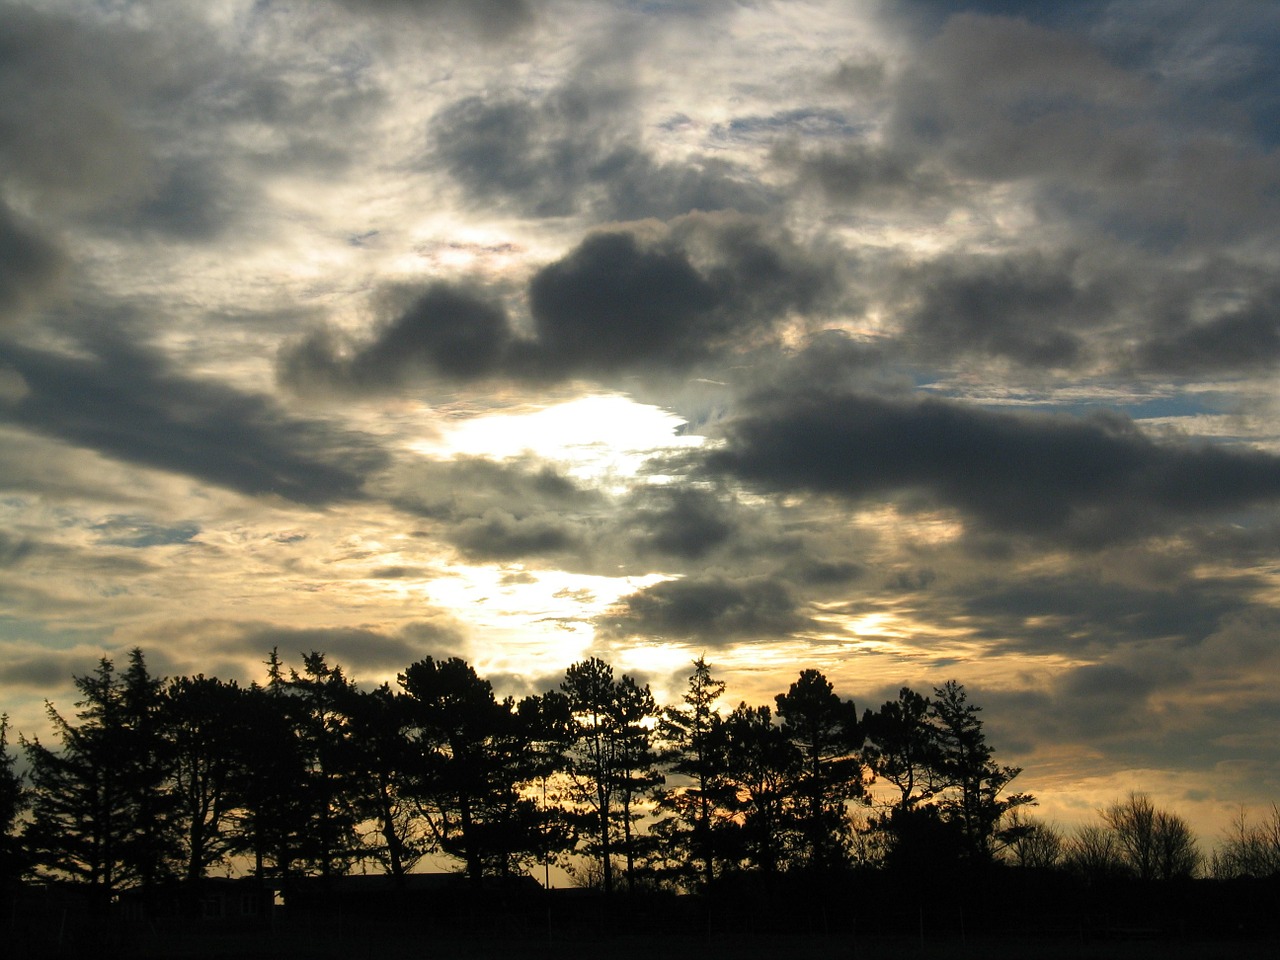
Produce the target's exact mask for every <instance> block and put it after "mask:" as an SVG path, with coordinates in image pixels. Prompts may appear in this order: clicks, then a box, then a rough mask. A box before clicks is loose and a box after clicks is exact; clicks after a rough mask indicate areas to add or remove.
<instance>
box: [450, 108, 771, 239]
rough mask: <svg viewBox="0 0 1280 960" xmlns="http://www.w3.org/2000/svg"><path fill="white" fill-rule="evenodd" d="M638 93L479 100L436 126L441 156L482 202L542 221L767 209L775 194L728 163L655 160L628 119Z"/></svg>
mask: <svg viewBox="0 0 1280 960" xmlns="http://www.w3.org/2000/svg"><path fill="white" fill-rule="evenodd" d="M630 105H631V102H630V95H629V94H628V93H627V92H625V91H623V90H620V89H617V88H614V87H610V86H609V85H607V84H606V85H599V86H597V85H594V84H592V83H576V84H569V85H566V86H564V87H562V88H560V89H558V90H556V91H554V92H553V93H551V94H549V95H547V96H545V97H543V98H541V99H538V100H529V99H526V98H516V97H510V98H498V97H470V98H467V99H465V100H461V101H459V102H457V103H455V104H453V105H451V106H449V107H447V108H446V109H444V110H443V111H441V112H440V113H439V114H437V115H436V117H435V118H434V119H433V121H432V130H431V137H432V149H433V154H434V157H433V158H434V159H435V160H437V161H438V162H439V163H440V164H441V165H442V166H443V167H444V169H446V170H447V171H448V172H449V173H450V174H451V175H452V176H453V177H454V179H455V180H457V182H458V183H459V184H460V185H461V186H462V187H463V188H464V189H465V190H466V191H467V193H468V194H469V195H470V196H471V197H472V198H473V199H474V200H476V201H478V202H481V203H485V204H493V203H495V202H499V201H506V202H508V203H510V204H512V205H513V206H514V207H515V208H516V209H518V210H520V211H522V212H525V213H528V214H532V215H534V216H539V217H556V216H567V215H569V214H572V213H577V212H584V211H585V212H589V213H591V214H592V215H593V216H594V217H595V218H596V219H597V220H606V221H607V220H638V219H642V218H645V217H656V218H659V219H668V218H671V217H674V216H679V215H681V214H685V213H688V212H690V211H692V210H729V209H732V210H738V211H741V212H746V213H758V212H763V211H764V210H765V209H766V208H767V207H768V206H769V205H770V196H769V193H768V192H767V191H766V190H765V189H764V188H763V187H761V186H760V185H759V184H757V183H755V182H753V181H752V180H751V179H749V178H748V176H747V175H746V174H745V173H744V172H742V171H740V170H737V169H735V168H734V167H733V166H732V165H730V164H729V163H727V162H726V161H724V160H721V159H717V158H715V157H704V158H698V159H697V160H694V161H690V162H686V163H679V164H677V163H665V162H660V161H658V160H655V159H654V158H653V157H652V156H651V155H650V154H649V153H647V152H646V151H645V149H644V147H643V146H642V145H641V143H640V140H639V137H638V136H637V135H636V134H635V133H634V132H632V131H631V130H630V129H629V128H628V125H627V123H626V122H625V121H624V120H623V119H622V118H623V117H624V116H626V114H627V113H628V112H629V109H630Z"/></svg>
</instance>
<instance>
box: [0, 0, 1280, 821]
mask: <svg viewBox="0 0 1280 960" xmlns="http://www.w3.org/2000/svg"><path fill="white" fill-rule="evenodd" d="M1278 53H1280V6H1277V5H1275V4H1269V3H1261V2H1249V0H1220V2H1215V3H1212V4H1204V3H1201V2H1199V0H1160V2H1155V0H1116V2H1104V0H1079V2H1057V3H1055V2H1045V0H1037V2H1026V3H1021V2H1015V0H1004V2H998V0H989V2H971V3H965V2H950V3H948V2H940V0H937V2H926V0H878V2H864V3H849V2H837V0H832V2H823V0H814V2H807V0H790V2H782V0H778V2H766V0H758V2H757V0H742V2H735V0H650V2H640V0H635V2H623V0H590V2H588V0H471V2H467V0H419V2H414V0H312V2H301V0H298V2H292V3H289V2H277V0H257V2H251V0H200V2H183V0H33V2H16V0H0V708H2V709H4V710H7V711H8V713H9V714H10V717H11V722H12V724H13V726H14V727H15V728H16V729H18V730H21V731H23V732H24V733H27V734H33V733H34V734H41V733H43V732H44V730H45V727H44V720H43V709H44V708H43V704H44V701H45V700H46V699H48V700H50V701H52V702H53V703H54V704H55V706H57V707H58V708H59V709H60V710H62V711H63V712H64V713H67V714H69V713H72V712H74V707H73V702H74V699H75V693H74V689H73V687H72V684H71V677H72V676H73V675H78V674H79V675H83V674H85V673H88V672H89V671H90V670H92V668H93V666H94V664H95V663H96V662H97V660H98V658H100V657H102V656H104V655H106V656H111V657H115V658H120V659H123V658H124V656H125V655H126V654H127V651H128V650H129V649H131V648H133V647H135V646H140V647H142V648H143V650H144V651H145V653H146V655H147V659H148V663H149V664H150V666H151V668H152V669H153V671H154V672H156V673H157V674H161V675H168V676H173V675H194V674H197V673H203V674H205V675H217V676H220V677H223V678H225V679H231V678H235V679H239V680H241V681H242V682H247V681H249V680H253V679H261V678H262V676H263V667H262V661H263V660H264V659H265V657H266V654H267V652H268V651H269V650H271V649H272V648H273V647H278V648H279V649H280V652H281V655H282V656H283V657H284V659H285V660H286V662H287V663H290V664H292V665H298V666H300V654H301V653H302V652H307V651H311V650H319V651H323V652H325V653H326V654H327V655H328V657H329V660H330V662H334V663H340V664H341V665H343V666H344V668H346V670H347V671H348V673H349V674H351V675H353V676H355V677H356V678H357V679H358V680H360V681H361V683H363V684H368V685H372V684H376V683H380V682H382V681H383V680H391V679H393V678H394V676H395V674H396V673H397V671H399V670H402V669H403V668H404V667H406V666H408V665H409V664H410V663H412V662H414V661H416V660H418V659H421V658H423V657H426V656H434V657H444V656H461V657H464V658H466V659H467V660H469V661H470V662H471V663H472V664H473V665H475V667H476V669H477V670H478V671H479V672H480V673H481V674H482V675H484V676H487V677H489V678H490V679H491V680H493V682H494V684H495V686H496V687H497V688H498V690H499V691H500V692H502V693H510V694H513V695H522V694H526V693H531V692H539V691H541V690H545V689H549V688H551V687H554V686H555V685H556V684H557V683H558V681H559V679H560V678H561V677H562V675H563V671H564V669H565V667H567V666H568V665H569V664H571V663H573V662H575V661H577V660H581V659H584V658H586V657H589V656H600V657H603V658H605V659H606V660H608V661H609V662H610V663H612V664H613V665H614V667H615V669H616V670H617V671H618V672H628V673H631V674H633V675H635V676H637V677H639V678H641V679H643V680H646V681H648V682H649V683H651V684H652V686H653V688H654V691H655V693H656V694H657V695H658V696H659V697H660V699H663V700H665V701H667V702H674V701H675V699H676V698H677V697H678V696H679V692H680V690H681V688H682V687H683V685H684V681H685V678H686V677H687V675H688V673H689V672H690V663H691V661H692V660H693V659H694V658H695V657H698V656H705V658H706V659H707V661H708V662H709V663H710V664H711V665H712V668H713V671H714V672H715V673H716V674H718V675H719V676H720V677H722V678H723V679H724V680H726V681H727V683H728V691H727V694H726V697H725V700H724V702H723V705H724V706H725V707H726V708H728V707H732V705H733V704H735V703H737V702H738V701H740V700H745V701H747V702H749V703H752V704H759V703H769V702H771V701H772V698H773V696H774V695H775V694H776V693H780V692H783V691H785V690H786V688H787V686H788V685H789V684H790V682H791V681H792V680H793V679H794V678H795V676H796V674H797V673H798V672H799V670H800V669H802V668H808V667H815V668H817V669H820V670H822V671H823V673H825V674H826V675H827V676H828V677H829V678H830V679H831V680H832V682H833V683H834V684H835V686H836V689H837V690H838V691H839V692H840V693H841V694H842V695H844V696H847V697H851V698H852V699H854V700H855V702H856V703H857V704H858V706H859V707H860V708H864V707H875V706H878V705H879V704H880V703H882V702H883V701H885V700H887V699H890V698H892V697H893V696H895V695H896V692H897V690H898V688H899V687H901V686H903V685H904V684H905V685H909V686H911V687H913V688H915V689H917V690H920V691H922V692H928V691H930V690H931V689H932V688H933V687H934V686H938V685H941V684H942V683H943V682H944V681H946V680H949V679H956V680H958V681H960V682H961V683H963V684H964V685H965V687H966V689H967V690H968V691H969V694H970V698H971V700H972V701H973V702H975V703H977V704H979V705H981V706H982V707H983V708H984V713H983V716H984V718H985V719H986V729H987V732H988V736H989V738H990V740H991V742H992V744H993V746H994V747H995V748H996V751H997V757H998V759H999V760H1001V761H1002V762H1006V763H1013V764H1017V765H1019V766H1021V767H1022V768H1023V773H1022V775H1021V777H1020V778H1019V779H1018V781H1017V783H1016V786H1017V787H1018V788H1019V789H1021V790H1024V791H1029V792H1032V793H1034V794H1036V795H1037V796H1038V797H1039V798H1040V801H1041V804H1040V809H1039V814H1040V815H1041V816H1043V817H1045V818H1046V819H1048V820H1050V821H1053V822H1056V823H1059V824H1060V825H1064V826H1069V825H1071V824H1073V823H1076V822H1082V821H1086V820H1088V819H1090V818H1091V817H1092V816H1093V815H1094V811H1095V810H1096V809H1097V808H1098V807H1099V806H1101V805H1102V804H1105V803H1106V802H1108V801H1110V800H1113V799H1116V798H1118V797H1121V796H1123V795H1125V794H1126V793H1127V792H1128V791H1130V790H1134V789H1141V790H1145V791H1147V792H1149V793H1150V794H1151V795H1152V796H1153V798H1154V799H1155V800H1156V801H1157V802H1158V803H1160V804H1161V805H1164V806H1167V807H1169V808H1172V809H1174V810H1176V811H1177V812H1179V813H1181V814H1182V815H1183V816H1185V817H1187V818H1188V819H1189V820H1190V821H1191V822H1192V823H1193V824H1194V825H1195V826H1196V827H1197V829H1198V830H1199V831H1200V832H1201V835H1202V839H1204V840H1206V841H1208V842H1211V841H1212V839H1213V838H1214V836H1215V832H1216V831H1220V830H1221V829H1222V828H1223V827H1224V826H1225V825H1226V823H1227V822H1228V821H1229V820H1230V818H1231V817H1232V816H1233V815H1234V814H1235V813H1236V812H1237V811H1238V809H1239V808H1240V805H1242V804H1243V805H1248V806H1251V807H1254V808H1260V807H1263V806H1265V805H1268V804H1270V803H1271V802H1273V801H1277V800H1280V689H1278V688H1277V686H1276V682H1275V678H1276V676H1277V669H1278V668H1280V646H1278V645H1277V637H1278V636H1280V612H1278V611H1277V607H1276V600H1277V596H1278V595H1280V394H1278V393H1277V389H1276V387H1277V382H1276V369H1277V363H1278V362H1280V279H1277V278H1278V277H1280V270H1278V269H1277V268H1278V267H1280V150H1278V147H1280V55H1278Z"/></svg>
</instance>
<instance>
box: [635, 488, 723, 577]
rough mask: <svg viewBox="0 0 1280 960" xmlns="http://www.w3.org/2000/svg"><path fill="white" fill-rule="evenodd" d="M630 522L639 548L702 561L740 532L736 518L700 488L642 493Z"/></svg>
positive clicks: (637, 497)
mask: <svg viewBox="0 0 1280 960" xmlns="http://www.w3.org/2000/svg"><path fill="white" fill-rule="evenodd" d="M634 499H635V500H636V501H638V507H637V509H636V512H635V514H634V516H633V517H632V519H631V521H630V525H631V526H633V527H634V529H635V531H636V532H635V548H636V550H637V551H638V552H639V553H641V554H642V555H643V554H646V553H657V554H662V555H666V556H671V557H678V558H681V559H684V560H699V559H702V558H703V557H705V556H707V555H708V554H710V553H712V552H714V551H715V550H717V549H718V548H719V547H721V546H723V545H725V544H726V543H728V542H729V541H730V540H731V538H733V537H734V535H735V534H736V533H737V532H738V529H737V522H736V518H735V517H734V516H733V514H732V513H731V511H730V510H729V509H728V508H727V507H726V506H725V505H724V504H723V503H721V501H720V500H719V499H718V498H717V497H716V496H714V495H713V494H712V493H710V492H708V491H704V490H699V489H697V488H696V487H676V488H667V487H658V488H656V489H652V490H645V491H642V492H639V493H637V494H636V495H635V498H634Z"/></svg>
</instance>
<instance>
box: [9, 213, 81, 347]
mask: <svg viewBox="0 0 1280 960" xmlns="http://www.w3.org/2000/svg"><path fill="white" fill-rule="evenodd" d="M65 266H66V263H65V257H64V256H63V254H62V252H61V251H60V250H59V249H58V248H57V247H55V246H54V245H53V244H52V243H50V242H49V241H48V240H46V239H45V238H44V237H42V236H40V235H39V233H38V232H36V230H35V229H33V228H31V227H29V226H28V225H27V224H25V223H23V222H22V221H21V220H20V219H19V218H18V217H16V216H14V214H13V212H12V211H11V210H10V209H9V208H8V207H7V206H6V205H5V203H4V202H3V200H0V323H4V322H7V321H12V320H15V319H18V318H20V317H23V316H24V315H26V314H27V313H28V312H30V311H31V310H32V309H33V308H34V307H35V306H37V305H38V304H39V303H40V302H41V301H42V300H44V299H45V298H46V297H47V296H48V295H49V294H50V293H52V292H54V291H55V290H56V289H57V288H58V286H59V281H60V280H61V279H62V277H63V275H64V273H65Z"/></svg>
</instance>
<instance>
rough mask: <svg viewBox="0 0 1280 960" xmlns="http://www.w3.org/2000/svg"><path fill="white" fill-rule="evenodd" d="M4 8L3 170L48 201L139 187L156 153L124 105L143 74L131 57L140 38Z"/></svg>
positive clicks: (0, 49)
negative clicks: (132, 122)
mask: <svg viewBox="0 0 1280 960" xmlns="http://www.w3.org/2000/svg"><path fill="white" fill-rule="evenodd" d="M0 11H2V12H0V171H2V172H3V173H5V174H6V175H7V176H8V177H12V178H16V179H17V181H18V182H20V183H23V184H25V185H27V186H29V187H31V188H34V189H36V190H38V191H40V193H41V195H42V196H43V198H44V199H45V200H46V202H47V201H49V200H51V199H52V200H54V201H56V202H62V201H67V200H72V201H76V202H79V201H83V200H89V201H91V202H96V201H97V200H99V199H100V198H102V197H105V196H109V195H111V194H112V193H116V192H119V191H128V190H131V189H133V188H134V187H135V186H136V185H137V184H138V183H139V182H140V180H141V179H142V178H143V177H144V176H145V171H146V167H147V157H148V148H147V146H146V145H145V143H144V142H143V140H142V138H141V137H140V136H139V134H138V133H137V132H136V131H135V130H134V129H133V128H132V126H131V124H130V122H129V120H128V118H127V110H126V106H125V104H126V102H127V100H128V99H129V97H130V96H131V94H132V93H133V92H135V91H136V89H137V88H138V87H139V86H140V84H141V81H142V79H143V78H142V77H141V76H140V75H138V74H137V73H136V72H135V68H133V66H132V64H131V63H130V57H129V54H128V50H129V49H130V48H131V47H133V46H134V45H135V44H137V43H138V41H139V38H138V37H137V36H136V35H134V34H131V33H130V32H128V31H127V30H124V29H121V28H119V27H117V26H108V25H106V24H102V29H101V30H90V29H87V28H86V27H85V26H83V25H81V24H79V23H77V22H75V21H72V20H70V19H65V18H63V17H60V16H58V15H56V14H48V13H44V12H41V11H37V10H34V9H31V8H30V7H28V6H26V5H25V4H24V5H18V4H13V3H5V4H3V7H2V8H0ZM134 52H135V55H136V54H137V53H140V52H141V51H138V50H135V51H134Z"/></svg>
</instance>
